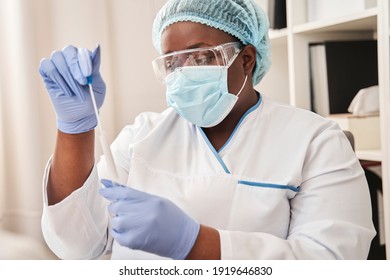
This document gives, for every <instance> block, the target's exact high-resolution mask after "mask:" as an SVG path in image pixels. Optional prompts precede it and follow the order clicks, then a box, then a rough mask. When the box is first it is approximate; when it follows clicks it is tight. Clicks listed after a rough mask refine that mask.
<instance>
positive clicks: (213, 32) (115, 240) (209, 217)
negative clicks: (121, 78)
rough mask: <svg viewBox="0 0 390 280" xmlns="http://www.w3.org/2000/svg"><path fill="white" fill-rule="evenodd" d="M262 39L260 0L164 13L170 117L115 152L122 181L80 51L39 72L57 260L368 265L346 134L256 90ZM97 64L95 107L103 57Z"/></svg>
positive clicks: (202, 0) (147, 118)
mask: <svg viewBox="0 0 390 280" xmlns="http://www.w3.org/2000/svg"><path fill="white" fill-rule="evenodd" d="M267 33H268V20H267V18H266V16H265V14H264V12H263V11H262V10H261V9H260V8H259V7H258V6H257V4H256V3H255V2H254V1H252V0H216V1H209V0H180V1H179V0H170V1H168V2H167V3H166V5H165V6H164V7H163V8H162V10H161V11H160V12H159V13H158V15H157V17H156V20H155V23H154V27H153V42H154V45H155V47H156V49H157V50H158V51H159V52H160V53H161V55H162V56H161V57H159V58H157V59H156V60H155V61H154V62H153V65H154V69H155V71H156V74H157V76H158V78H160V79H161V80H162V81H163V82H164V84H165V85H166V89H167V91H166V94H167V103H168V105H169V108H168V109H166V110H165V111H164V112H162V113H144V114H141V115H140V116H139V117H137V118H136V120H135V122H134V124H132V125H129V126H126V127H125V128H124V129H123V130H122V131H121V133H120V134H119V135H118V137H117V138H116V140H115V141H114V142H113V144H112V145H111V149H112V152H113V155H114V158H115V162H116V165H117V167H118V169H119V177H120V179H119V182H117V183H119V184H121V185H119V184H113V183H112V182H111V181H109V180H101V179H104V178H107V177H109V174H108V171H107V167H106V164H105V159H104V157H103V158H101V160H100V162H99V164H98V165H97V166H95V164H94V127H95V126H96V118H95V117H94V114H93V108H92V105H91V102H90V96H89V94H88V87H87V85H86V83H87V81H86V77H84V76H83V75H82V73H81V71H80V68H79V64H78V60H77V49H76V48H75V47H72V46H68V47H66V48H64V49H63V50H62V51H57V52H55V53H53V55H52V57H51V58H49V59H44V60H43V61H42V62H41V65H40V73H41V75H42V77H43V79H44V81H45V84H46V87H47V89H48V92H49V96H50V98H51V100H52V102H53V105H54V108H55V111H56V114H57V124H58V133H57V143H56V147H55V150H54V154H53V156H52V158H51V160H50V161H49V163H48V166H47V170H46V173H45V179H44V212H43V217H42V230H43V233H44V237H45V239H46V242H47V244H48V245H49V247H50V248H51V249H52V250H53V252H55V253H56V254H57V256H58V257H59V258H63V259H96V258H99V257H101V256H102V255H103V254H106V253H111V258H113V259H158V258H170V259H365V258H367V255H368V251H369V248H370V243H371V240H372V238H373V237H374V235H375V230H374V228H373V225H372V220H371V208H370V198H369V192H368V186H367V183H366V180H365V177H364V172H363V170H362V168H361V166H360V164H359V161H358V159H357V158H356V156H355V154H354V152H353V150H352V148H351V146H350V144H349V142H348V140H347V139H346V137H345V136H344V134H343V132H342V131H341V130H340V129H339V127H338V126H337V125H336V124H335V123H334V122H331V121H329V120H327V119H324V118H322V117H320V116H318V115H316V114H314V113H312V112H309V111H305V110H302V109H298V108H293V107H290V106H286V105H280V104H277V103H275V102H273V101H272V100H270V99H268V98H265V97H264V96H263V95H261V94H260V93H258V92H256V91H255V90H254V88H253V86H254V85H256V84H258V83H259V82H260V80H261V79H262V77H263V76H264V74H265V73H266V72H267V70H268V68H269V64H270V62H269V43H268V35H267ZM91 58H92V62H93V73H92V76H93V77H92V78H93V84H92V86H93V88H94V91H95V92H96V100H97V103H98V106H99V107H100V106H101V105H102V104H103V101H104V96H105V91H106V88H105V84H104V81H103V79H102V77H101V76H100V73H99V64H100V49H99V48H97V49H95V50H94V51H93V52H91ZM145 63H147V62H145ZM270 94H272V93H270ZM102 185H104V188H102Z"/></svg>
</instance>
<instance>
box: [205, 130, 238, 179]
mask: <svg viewBox="0 0 390 280" xmlns="http://www.w3.org/2000/svg"><path fill="white" fill-rule="evenodd" d="M198 128H199V131H200V133H201V135H202V136H203V138H204V140H205V141H206V143H207V146H209V148H210V150H211V151H212V152H213V154H214V156H215V157H216V158H217V160H218V161H219V163H220V164H221V165H222V167H223V169H224V170H225V172H226V173H227V174H230V171H229V169H228V168H227V166H226V164H225V163H224V162H223V160H222V158H221V157H220V156H219V154H218V152H217V151H216V150H215V148H214V147H213V145H212V144H211V143H210V140H209V139H208V138H207V136H206V134H205V133H204V131H203V129H202V128H200V127H198Z"/></svg>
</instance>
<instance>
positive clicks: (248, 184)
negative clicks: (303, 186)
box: [238, 180, 300, 192]
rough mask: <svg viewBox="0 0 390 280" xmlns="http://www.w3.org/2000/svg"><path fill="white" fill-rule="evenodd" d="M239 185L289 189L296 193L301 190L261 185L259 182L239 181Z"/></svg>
mask: <svg viewBox="0 0 390 280" xmlns="http://www.w3.org/2000/svg"><path fill="white" fill-rule="evenodd" d="M238 183H239V184H242V185H247V186H253V187H265V188H273V189H287V190H291V191H294V192H299V190H300V188H299V187H295V186H285V185H277V184H268V183H259V182H251V181H241V180H239V181H238Z"/></svg>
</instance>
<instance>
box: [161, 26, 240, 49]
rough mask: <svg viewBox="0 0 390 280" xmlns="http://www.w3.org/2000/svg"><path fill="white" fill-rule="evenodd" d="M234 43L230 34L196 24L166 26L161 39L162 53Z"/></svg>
mask: <svg viewBox="0 0 390 280" xmlns="http://www.w3.org/2000/svg"><path fill="white" fill-rule="evenodd" d="M232 41H236V39H235V38H234V37H233V36H231V35H230V34H228V33H226V32H224V31H222V30H219V29H216V28H213V27H210V26H207V25H204V24H201V23H196V22H189V21H186V22H177V23H174V24H172V25H170V26H168V27H167V28H166V29H165V30H164V32H163V34H162V37H161V48H162V51H163V53H169V52H173V51H179V50H185V49H190V48H197V47H206V46H217V45H220V44H223V43H227V42H232Z"/></svg>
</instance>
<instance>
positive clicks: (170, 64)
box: [165, 57, 179, 72]
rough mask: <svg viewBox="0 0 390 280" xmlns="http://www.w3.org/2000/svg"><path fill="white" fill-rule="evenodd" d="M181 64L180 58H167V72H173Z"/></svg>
mask: <svg viewBox="0 0 390 280" xmlns="http://www.w3.org/2000/svg"><path fill="white" fill-rule="evenodd" d="M178 66H179V59H178V58H177V57H172V58H171V59H167V60H165V69H166V70H167V72H173V71H175V69H176V68H177V67H178Z"/></svg>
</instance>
